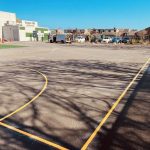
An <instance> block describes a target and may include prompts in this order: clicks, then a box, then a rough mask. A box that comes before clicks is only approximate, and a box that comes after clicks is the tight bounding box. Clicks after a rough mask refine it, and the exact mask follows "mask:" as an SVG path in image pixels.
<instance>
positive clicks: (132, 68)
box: [0, 42, 150, 150]
mask: <svg viewBox="0 0 150 150" xmlns="http://www.w3.org/2000/svg"><path fill="white" fill-rule="evenodd" d="M14 45H22V46H25V47H21V48H14V49H1V50H0V70H1V71H0V102H1V109H0V116H1V117H0V118H3V117H4V116H6V115H7V114H9V113H11V112H13V111H14V110H16V109H18V108H19V107H21V106H22V105H24V104H26V103H27V102H29V101H30V100H31V99H32V98H33V97H35V96H36V95H37V94H38V93H39V92H40V91H41V89H42V88H43V85H44V83H45V80H44V78H43V77H42V76H41V74H39V73H37V72H36V71H40V72H41V73H43V74H44V75H45V76H46V78H47V79H48V85H47V88H46V90H45V91H44V92H43V93H42V94H41V95H40V96H39V97H38V98H37V99H35V100H34V102H33V103H31V104H30V105H28V106H27V107H25V108H24V109H22V110H20V111H19V112H17V113H16V114H14V115H12V116H10V117H8V118H6V119H5V120H3V121H2V122H3V123H6V124H8V125H10V126H14V127H16V128H18V129H20V130H22V131H25V132H28V133H30V134H32V135H36V136H38V137H41V138H42V139H46V140H47V141H50V142H52V143H55V144H57V145H60V146H62V147H64V148H67V149H71V150H78V149H81V148H82V146H83V145H84V143H85V142H86V141H87V139H88V138H89V137H90V135H91V134H92V133H93V131H94V130H95V128H96V127H97V126H98V124H99V123H100V121H101V120H102V119H103V117H104V116H105V115H106V113H107V112H108V111H109V110H110V108H111V107H112V105H113V104H114V102H115V101H116V100H117V98H118V97H119V96H120V94H121V93H122V92H123V91H124V89H125V88H126V86H127V85H128V84H129V83H130V82H131V80H132V79H133V78H134V76H135V75H136V74H137V72H138V71H139V70H140V68H141V67H142V66H143V64H144V63H145V62H146V61H147V59H148V58H149V56H150V49H148V48H142V47H138V48H136V47H135V48H134V47H131V48H130V47H123V48H122V47H119V46H116V47H114V46H113V47H104V46H99V47H98V46H85V45H61V44H57V45H56V44H49V43H37V42H20V43H18V42H17V43H14ZM142 73H144V72H142ZM144 77H145V76H144ZM140 78H141V75H140V76H139V78H138V80H136V82H135V83H134V84H133V86H132V88H131V89H130V90H129V92H128V93H127V94H126V96H125V97H124V98H123V100H122V101H121V102H120V103H119V105H118V106H117V107H116V109H115V111H114V112H113V113H112V114H111V116H110V117H109V119H108V120H107V122H106V123H105V125H104V126H103V128H102V130H101V132H100V133H99V134H98V135H97V136H96V138H95V139H94V140H93V141H92V142H91V143H90V145H89V147H88V149H89V150H97V149H100V148H103V149H105V146H108V144H109V145H110V147H107V148H108V149H111V148H112V149H121V148H123V147H121V146H120V145H119V144H116V145H115V144H114V145H115V146H114V145H111V144H112V143H113V142H114V141H112V139H113V138H112V139H111V138H110V135H109V137H108V133H112V134H113V135H115V136H117V131H118V130H115V131H116V132H115V133H114V132H112V129H113V128H114V124H115V123H116V121H117V120H118V118H119V116H120V114H121V113H122V111H123V110H124V108H125V107H127V106H126V103H127V101H128V100H129V98H130V96H131V95H132V94H133V93H134V92H135V90H136V86H137V85H138V83H139V80H140ZM144 87H147V91H148V90H150V89H149V88H148V87H149V86H148V85H147V86H145V85H143V86H142V88H144ZM138 88H139V90H140V87H139V86H138ZM146 95H148V92H145V96H146ZM132 99H133V98H132ZM136 99H138V98H137V97H136ZM141 100H142V99H141ZM147 105H149V102H148V98H147ZM130 106H131V105H128V109H129V107H130ZM141 109H144V108H141ZM147 112H148V109H147ZM130 113H131V114H132V111H131V109H130ZM128 115H130V114H128ZM145 116H146V113H145ZM133 118H134V117H133ZM119 119H120V120H121V121H122V119H121V118H119ZM139 124H140V123H139ZM146 125H147V124H146ZM143 126H144V124H143ZM131 128H132V127H131ZM125 131H127V129H124V128H121V131H120V134H124V133H125ZM118 132H119V131H118ZM0 134H1V136H0V145H1V147H0V148H1V149H2V150H7V149H11V150H20V149H22V150H27V149H32V150H35V149H36V150H38V149H39V150H43V149H44V150H45V149H56V148H54V147H53V146H48V145H46V144H43V143H41V142H38V141H37V140H34V139H32V138H31V137H28V136H25V135H23V134H19V133H17V132H14V131H12V130H10V129H8V128H5V127H4V126H0ZM112 134H111V136H112ZM141 135H142V136H141ZM137 137H139V139H141V138H142V139H143V141H145V139H147V133H145V134H139V135H138V136H137ZM107 139H111V141H112V142H108V144H107V142H106V141H107ZM137 141H138V140H137ZM146 141H147V140H146ZM117 142H118V141H117V139H116V141H115V143H117ZM144 144H145V143H144ZM144 144H141V145H144ZM146 144H148V142H147V143H146ZM129 146H130V145H129ZM146 146H147V145H146ZM146 146H145V145H144V146H143V147H142V146H141V147H140V148H141V149H142V148H143V149H145V148H148V147H146ZM135 149H136V147H135Z"/></svg>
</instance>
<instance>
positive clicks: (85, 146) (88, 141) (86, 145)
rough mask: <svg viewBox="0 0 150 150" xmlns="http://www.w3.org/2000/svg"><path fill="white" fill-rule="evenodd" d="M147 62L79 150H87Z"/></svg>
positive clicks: (149, 60)
mask: <svg viewBox="0 0 150 150" xmlns="http://www.w3.org/2000/svg"><path fill="white" fill-rule="evenodd" d="M149 62H150V58H149V59H148V60H147V61H146V63H145V64H144V65H143V66H142V68H141V69H140V70H139V72H138V73H137V74H136V75H135V77H134V78H133V79H132V81H131V82H130V83H129V85H128V86H127V87H126V88H125V90H124V91H123V92H122V94H121V95H120V96H119V98H118V99H117V100H116V102H115V103H114V104H113V106H112V107H111V109H110V110H109V111H108V112H107V114H106V115H105V117H104V118H103V119H102V120H101V122H100V124H99V125H98V126H97V128H96V129H95V131H94V132H93V133H92V134H91V136H90V137H89V138H88V140H87V141H86V142H85V144H84V145H83V147H82V148H81V150H86V149H87V147H88V146H89V144H90V143H91V142H92V141H93V139H94V138H95V136H96V135H97V133H98V132H100V130H101V128H102V126H103V125H104V123H105V122H106V121H107V119H108V118H109V116H110V115H111V113H112V112H113V110H114V109H115V108H116V107H117V105H118V104H119V102H120V101H121V100H122V98H123V97H124V96H125V94H126V93H127V91H128V90H129V88H130V87H131V86H132V84H133V83H134V82H135V80H136V79H137V77H138V76H139V75H140V73H141V72H142V71H143V70H144V68H145V67H146V66H147V64H148V63H149Z"/></svg>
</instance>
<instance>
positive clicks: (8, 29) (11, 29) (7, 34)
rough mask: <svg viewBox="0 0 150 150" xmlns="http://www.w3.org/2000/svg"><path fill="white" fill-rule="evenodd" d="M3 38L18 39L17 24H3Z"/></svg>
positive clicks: (8, 39)
mask: <svg viewBox="0 0 150 150" xmlns="http://www.w3.org/2000/svg"><path fill="white" fill-rule="evenodd" d="M2 32H3V38H4V39H5V40H7V41H19V28H18V26H12V25H8V26H3V28H2Z"/></svg>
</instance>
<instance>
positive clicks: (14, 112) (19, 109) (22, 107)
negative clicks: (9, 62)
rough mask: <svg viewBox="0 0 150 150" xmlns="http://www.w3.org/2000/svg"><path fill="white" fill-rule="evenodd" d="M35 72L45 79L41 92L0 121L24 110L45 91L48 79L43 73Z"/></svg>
mask: <svg viewBox="0 0 150 150" xmlns="http://www.w3.org/2000/svg"><path fill="white" fill-rule="evenodd" d="M30 70H31V69H30ZM34 71H36V70H34ZM36 72H37V73H39V74H41V75H42V76H43V77H44V79H45V84H44V86H43V88H42V90H41V91H40V92H39V93H38V94H37V95H36V96H35V97H33V98H32V99H31V100H30V101H29V102H28V103H26V104H24V105H23V106H21V107H19V108H18V109H16V110H15V111H13V112H12V113H10V114H8V115H6V116H4V117H3V118H1V119H0V121H3V120H5V119H7V118H9V117H11V116H12V115H14V114H16V113H18V112H19V111H21V110H22V109H24V108H25V107H27V106H28V105H29V104H31V103H32V102H33V101H34V100H36V99H37V98H38V97H39V96H40V95H41V94H42V93H43V92H44V91H45V89H46V87H47V84H48V79H47V77H46V76H45V75H44V74H43V73H41V72H39V71H36Z"/></svg>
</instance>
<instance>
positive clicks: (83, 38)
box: [75, 36, 85, 43]
mask: <svg viewBox="0 0 150 150" xmlns="http://www.w3.org/2000/svg"><path fill="white" fill-rule="evenodd" d="M75 41H76V42H78V43H84V42H85V37H84V36H77V37H76V38H75Z"/></svg>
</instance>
